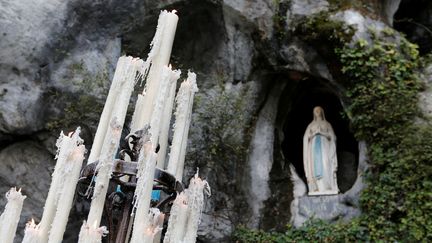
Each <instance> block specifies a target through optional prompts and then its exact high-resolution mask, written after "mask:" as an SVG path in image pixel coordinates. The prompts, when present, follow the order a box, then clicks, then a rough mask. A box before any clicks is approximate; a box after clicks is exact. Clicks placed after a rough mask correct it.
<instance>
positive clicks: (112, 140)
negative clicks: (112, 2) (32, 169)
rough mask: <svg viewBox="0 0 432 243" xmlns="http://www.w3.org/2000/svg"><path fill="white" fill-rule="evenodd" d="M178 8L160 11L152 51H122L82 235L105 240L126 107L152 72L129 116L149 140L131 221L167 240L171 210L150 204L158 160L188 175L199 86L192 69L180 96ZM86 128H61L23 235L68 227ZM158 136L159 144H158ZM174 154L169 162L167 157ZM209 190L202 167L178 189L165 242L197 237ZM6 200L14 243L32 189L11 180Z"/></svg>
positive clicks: (7, 239)
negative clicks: (43, 194) (44, 187)
mask: <svg viewBox="0 0 432 243" xmlns="http://www.w3.org/2000/svg"><path fill="white" fill-rule="evenodd" d="M177 22H178V16H177V15H176V14H175V11H173V12H167V11H162V12H161V14H160V16H159V20H158V26H157V29H156V34H155V37H154V38H153V41H152V43H151V47H152V48H151V50H150V53H149V55H148V57H147V59H146V60H145V61H143V60H141V59H139V58H132V57H129V56H122V57H120V58H119V60H118V63H117V67H116V71H115V74H114V78H113V82H112V84H111V87H110V90H109V93H108V97H107V100H106V103H105V106H104V109H103V111H102V114H101V117H100V121H99V125H98V128H97V131H96V134H95V138H94V141H93V146H92V148H91V151H90V154H89V157H88V161H87V162H88V163H93V162H96V161H98V163H97V167H96V171H97V177H95V178H96V179H95V185H94V190H93V196H92V199H91V206H90V211H89V214H88V217H87V220H86V221H84V223H83V225H82V227H81V231H80V234H79V241H78V242H79V243H96V242H101V241H102V237H103V236H104V235H106V234H107V233H108V232H107V229H106V227H105V226H100V222H101V218H102V213H103V209H104V204H105V199H106V195H107V190H108V184H109V181H110V178H111V174H112V168H113V163H114V159H115V156H116V155H117V152H118V149H119V143H120V139H121V137H120V136H121V131H122V129H123V125H124V122H125V118H126V113H127V107H128V105H129V101H130V97H131V95H132V92H133V90H134V86H135V84H136V83H137V81H139V80H141V79H145V80H146V85H145V88H144V91H143V93H142V94H139V95H138V98H137V102H136V105H135V111H134V114H133V117H132V122H131V131H132V132H135V131H138V130H141V129H143V128H144V127H146V126H147V125H150V127H149V135H150V140H149V141H147V142H145V143H144V144H143V145H142V147H141V148H140V153H139V156H138V160H137V168H138V172H137V183H136V185H137V186H136V190H135V195H134V205H133V206H134V210H133V217H132V218H133V228H132V235H131V239H130V242H131V243H138V242H140V243H141V242H143V243H153V242H160V240H161V237H162V236H161V226H162V224H163V221H164V217H165V215H164V214H163V213H161V212H160V211H159V210H158V209H157V208H150V202H151V194H152V188H153V180H154V172H155V168H156V167H158V168H161V169H166V170H167V172H169V173H171V174H172V175H174V176H175V177H176V179H177V180H180V181H181V180H182V177H183V167H184V160H185V154H186V145H187V137H188V131H189V126H190V121H191V113H192V105H193V97H194V94H195V92H197V91H198V88H197V85H196V75H195V74H194V73H193V72H188V75H187V79H186V80H185V81H184V82H182V83H181V85H180V88H179V91H178V92H177V96H175V93H176V92H175V91H176V86H177V80H178V79H179V78H180V71H179V70H172V68H171V67H170V66H168V64H169V59H170V55H171V50H172V45H173V41H174V36H175V31H176V27H177ZM174 103H176V111H175V118H176V120H175V124H174V134H173V138H172V146H171V147H170V153H169V156H168V159H167V151H168V134H169V129H170V123H171V115H172V110H173V106H174ZM79 135H80V128H77V129H76V130H75V131H74V132H73V133H70V134H68V135H64V134H63V132H62V133H61V134H60V137H59V139H58V140H57V144H56V145H57V147H58V150H57V155H56V160H57V162H56V166H55V169H54V172H53V174H52V181H51V185H50V189H49V192H48V196H47V199H46V202H45V207H44V211H43V215H42V218H41V221H40V222H39V224H36V223H35V222H34V220H33V219H32V221H30V222H29V223H27V225H26V229H25V233H24V239H23V243H30V242H31V243H46V242H49V243H57V242H61V241H62V239H63V235H64V232H65V229H66V224H67V221H68V216H69V213H70V209H71V207H72V205H73V198H74V195H75V189H76V185H77V183H78V180H79V177H80V170H81V167H82V163H83V161H84V153H85V147H84V145H83V143H84V141H83V140H82V139H81V138H80V136H79ZM157 144H159V146H160V149H159V152H158V153H156V152H155V147H156V145H157ZM166 160H168V163H165V161H166ZM205 192H207V193H210V188H209V186H208V184H207V182H206V181H205V180H201V179H200V178H199V177H198V172H197V174H196V175H195V176H194V177H193V178H192V179H191V181H190V185H189V188H187V189H185V190H184V191H183V192H182V193H180V194H178V195H177V197H176V200H175V201H174V203H173V206H172V209H171V213H170V215H171V216H170V218H169V221H168V228H167V233H166V234H165V237H164V239H163V242H165V243H178V242H195V241H196V236H197V230H198V224H199V221H200V216H201V213H202V210H203V204H204V203H203V202H204V193H205ZM6 198H7V200H8V203H7V205H6V208H5V210H4V212H3V214H2V215H1V218H0V241H1V242H2V243H12V242H13V239H14V236H15V232H16V229H17V225H18V221H19V218H20V214H21V210H22V205H23V201H24V199H25V198H26V196H23V195H22V194H21V191H20V190H18V191H17V190H16V189H15V188H12V189H11V190H10V191H9V192H8V193H7V194H6Z"/></svg>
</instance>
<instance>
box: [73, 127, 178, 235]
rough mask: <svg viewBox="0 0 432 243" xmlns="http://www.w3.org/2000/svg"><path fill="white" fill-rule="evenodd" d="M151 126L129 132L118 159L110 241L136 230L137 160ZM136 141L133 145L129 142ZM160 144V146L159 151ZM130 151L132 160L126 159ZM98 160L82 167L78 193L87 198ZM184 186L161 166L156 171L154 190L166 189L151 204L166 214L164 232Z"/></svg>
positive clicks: (108, 207)
mask: <svg viewBox="0 0 432 243" xmlns="http://www.w3.org/2000/svg"><path fill="white" fill-rule="evenodd" d="M148 130H149V129H148V126H147V127H146V128H144V129H143V130H139V131H137V132H135V134H130V135H128V136H127V137H126V138H125V140H126V144H127V146H128V147H126V148H123V149H121V150H120V153H119V157H120V159H116V160H115V161H114V165H113V170H112V176H111V180H110V184H109V188H108V193H107V200H106V201H105V207H104V216H105V217H106V219H107V222H108V230H109V242H110V243H114V242H115V243H124V242H126V239H129V238H130V234H131V230H132V222H133V216H131V215H132V210H133V199H134V193H135V188H136V182H137V178H136V175H137V171H138V170H137V162H136V161H137V160H138V155H139V152H140V148H141V147H142V144H143V143H144V142H145V141H146V140H148V139H149V137H150V136H149V133H148ZM130 139H132V140H131V141H129V140H130ZM129 143H130V145H132V146H130V145H129ZM158 150H159V147H158V148H156V152H157V151H158ZM126 155H128V156H129V158H130V160H131V162H130V161H126V160H125V158H126ZM97 164H98V161H96V162H93V163H90V164H87V165H86V166H85V167H84V168H83V169H82V171H81V178H80V180H79V182H78V183H79V186H78V191H77V194H78V195H79V196H81V197H83V198H85V199H87V200H89V199H91V197H92V195H93V190H92V188H93V185H94V183H95V177H96V176H97V171H96V168H97ZM183 189H184V187H183V184H182V183H181V182H180V181H178V180H176V178H175V177H174V176H173V175H172V174H170V173H168V172H166V171H164V170H161V169H158V168H156V170H155V173H154V183H153V190H159V191H162V192H164V193H165V195H164V197H163V198H162V197H161V198H160V200H152V201H151V207H156V208H158V209H159V210H160V211H161V212H163V213H164V214H165V220H164V227H163V232H164V231H165V230H166V226H167V222H168V218H169V212H170V209H171V206H172V203H173V201H174V200H175V198H176V196H177V194H178V193H180V192H182V191H183Z"/></svg>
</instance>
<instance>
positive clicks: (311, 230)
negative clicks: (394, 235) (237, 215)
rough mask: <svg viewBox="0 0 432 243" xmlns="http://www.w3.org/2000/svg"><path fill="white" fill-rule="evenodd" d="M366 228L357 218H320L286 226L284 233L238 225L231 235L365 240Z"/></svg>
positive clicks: (260, 242) (261, 239)
mask: <svg viewBox="0 0 432 243" xmlns="http://www.w3.org/2000/svg"><path fill="white" fill-rule="evenodd" d="M366 231H367V229H366V228H365V227H364V226H362V225H361V224H360V221H359V220H353V221H351V222H350V223H342V222H341V223H337V224H329V223H326V222H324V221H322V220H311V221H308V222H306V223H305V224H304V225H303V226H302V227H300V228H294V227H292V226H291V225H288V226H287V230H286V231H285V232H284V233H276V232H265V231H262V230H250V229H247V228H245V227H243V226H240V227H239V228H238V229H237V230H236V231H235V233H234V235H233V237H234V239H235V240H236V242H254V243H284V242H305V243H306V242H358V241H362V242H366V241H369V240H370V239H369V238H368V235H367V233H366Z"/></svg>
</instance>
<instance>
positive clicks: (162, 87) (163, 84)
mask: <svg viewBox="0 0 432 243" xmlns="http://www.w3.org/2000/svg"><path fill="white" fill-rule="evenodd" d="M171 76H173V71H172V70H171V67H167V66H165V67H163V69H162V78H161V80H160V82H159V92H158V93H157V95H156V97H155V101H154V107H153V113H152V115H151V119H150V141H151V143H152V144H155V145H157V144H158V142H159V133H160V127H161V120H162V115H163V110H164V107H165V101H166V99H167V95H168V92H169V88H170V82H171V81H172V78H171Z"/></svg>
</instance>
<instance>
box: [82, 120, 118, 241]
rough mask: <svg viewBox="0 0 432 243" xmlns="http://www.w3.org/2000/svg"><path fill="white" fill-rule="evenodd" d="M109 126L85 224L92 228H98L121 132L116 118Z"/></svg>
mask: <svg viewBox="0 0 432 243" xmlns="http://www.w3.org/2000/svg"><path fill="white" fill-rule="evenodd" d="M110 126H111V127H110V129H109V130H108V134H107V136H106V138H105V143H104V146H103V148H102V153H101V157H100V159H99V163H98V165H97V167H96V170H97V178H96V183H95V188H94V192H93V197H92V201H91V206H90V212H89V215H88V218H87V222H94V228H98V227H99V224H100V220H101V218H102V212H103V208H104V204H105V197H106V193H107V191H108V184H109V180H110V178H111V173H112V166H113V164H114V158H115V155H116V154H117V148H118V144H119V141H120V135H121V130H122V126H121V125H120V124H119V123H118V121H117V119H116V117H114V118H113V119H112V121H111V125H110ZM83 229H85V227H84V225H83V227H81V230H83ZM83 234H84V233H83ZM84 235H85V234H84ZM83 240H84V239H83ZM79 242H81V243H82V242H86V241H81V238H80V240H79Z"/></svg>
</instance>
